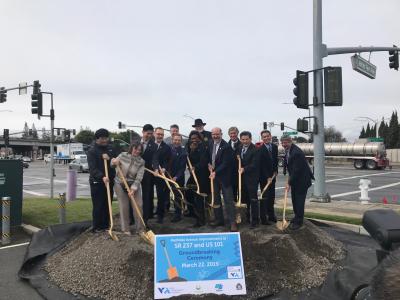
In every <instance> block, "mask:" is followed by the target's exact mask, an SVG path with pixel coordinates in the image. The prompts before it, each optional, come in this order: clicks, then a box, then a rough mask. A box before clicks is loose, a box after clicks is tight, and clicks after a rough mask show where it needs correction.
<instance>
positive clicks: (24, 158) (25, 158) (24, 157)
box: [22, 156, 32, 162]
mask: <svg viewBox="0 0 400 300" xmlns="http://www.w3.org/2000/svg"><path fill="white" fill-rule="evenodd" d="M22 160H23V161H24V162H31V161H32V159H31V158H30V157H28V156H23V157H22Z"/></svg>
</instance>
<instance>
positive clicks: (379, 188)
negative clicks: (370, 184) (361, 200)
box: [331, 182, 400, 198]
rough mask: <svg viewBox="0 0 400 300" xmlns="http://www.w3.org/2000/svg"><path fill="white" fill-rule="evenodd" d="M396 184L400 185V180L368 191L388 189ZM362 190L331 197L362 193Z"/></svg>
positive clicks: (336, 196)
mask: <svg viewBox="0 0 400 300" xmlns="http://www.w3.org/2000/svg"><path fill="white" fill-rule="evenodd" d="M396 185H400V182H395V183H391V184H386V185H382V186H378V187H375V188H371V189H369V190H368V192H371V191H377V190H382V189H386V188H389V187H392V186H396ZM360 193H361V191H360V190H358V191H353V192H347V193H341V194H336V195H332V196H331V198H338V197H342V196H348V195H354V194H360Z"/></svg>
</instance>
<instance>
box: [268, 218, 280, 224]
mask: <svg viewBox="0 0 400 300" xmlns="http://www.w3.org/2000/svg"><path fill="white" fill-rule="evenodd" d="M268 221H269V222H270V223H276V222H277V221H278V220H277V219H276V217H271V218H268Z"/></svg>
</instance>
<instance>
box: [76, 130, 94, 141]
mask: <svg viewBox="0 0 400 300" xmlns="http://www.w3.org/2000/svg"><path fill="white" fill-rule="evenodd" d="M75 140H76V141H77V142H78V143H82V144H87V145H90V144H91V143H92V142H93V141H94V132H93V131H91V130H90V129H88V128H87V129H82V128H81V130H80V131H79V132H78V134H77V135H76V136H75Z"/></svg>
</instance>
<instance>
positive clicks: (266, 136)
mask: <svg viewBox="0 0 400 300" xmlns="http://www.w3.org/2000/svg"><path fill="white" fill-rule="evenodd" d="M261 139H262V141H263V143H262V144H261V146H260V148H259V149H258V151H259V155H260V180H259V183H260V189H261V191H262V190H263V189H264V187H265V186H266V185H267V183H268V182H269V181H271V179H272V176H274V175H277V174H278V146H277V145H275V144H273V143H272V142H271V141H272V136H271V132H270V131H269V130H263V131H261ZM275 183H276V178H274V180H272V182H271V184H270V185H269V187H268V189H267V190H266V191H265V193H264V195H263V198H261V203H260V218H261V223H262V224H263V225H270V224H272V222H274V223H276V216H275V210H274V204H275ZM267 217H268V219H267Z"/></svg>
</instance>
